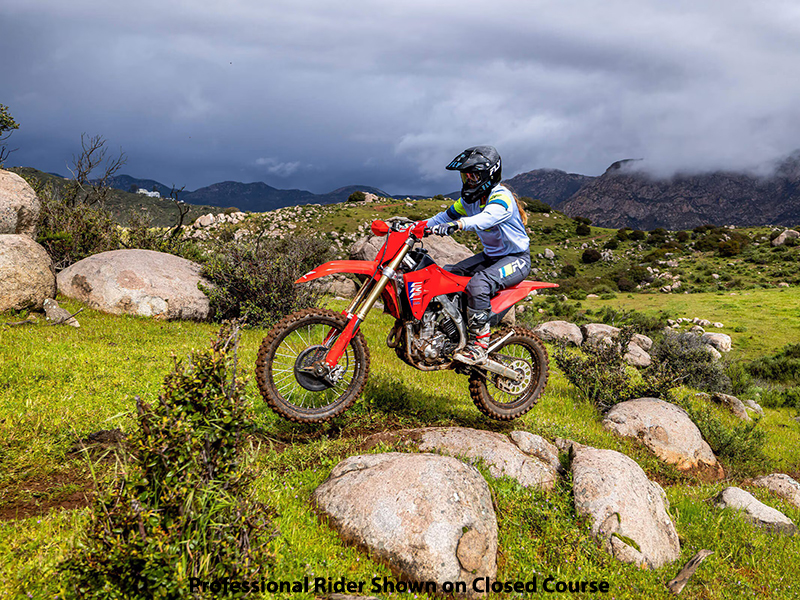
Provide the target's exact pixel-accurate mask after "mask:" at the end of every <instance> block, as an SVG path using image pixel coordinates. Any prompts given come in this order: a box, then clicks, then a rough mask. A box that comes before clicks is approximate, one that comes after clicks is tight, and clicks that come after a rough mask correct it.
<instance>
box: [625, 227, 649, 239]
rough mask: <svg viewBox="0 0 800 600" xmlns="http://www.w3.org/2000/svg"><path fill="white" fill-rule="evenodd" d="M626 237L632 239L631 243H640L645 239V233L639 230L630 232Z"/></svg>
mask: <svg viewBox="0 0 800 600" xmlns="http://www.w3.org/2000/svg"><path fill="white" fill-rule="evenodd" d="M628 237H629V238H630V239H632V240H633V241H635V242H641V241H642V240H643V239H644V238H645V233H644V231H640V230H639V229H636V230H634V231H631V232H630V233H629V234H628Z"/></svg>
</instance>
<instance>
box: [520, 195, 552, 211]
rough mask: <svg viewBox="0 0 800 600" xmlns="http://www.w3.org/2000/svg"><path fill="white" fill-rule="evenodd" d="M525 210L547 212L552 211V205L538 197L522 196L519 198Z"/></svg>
mask: <svg viewBox="0 0 800 600" xmlns="http://www.w3.org/2000/svg"><path fill="white" fill-rule="evenodd" d="M520 201H521V202H522V205H523V206H524V207H525V210H526V211H527V212H529V213H549V212H553V207H552V206H550V205H549V204H546V203H544V202H542V201H541V200H539V199H538V198H529V197H527V196H523V197H522V198H520Z"/></svg>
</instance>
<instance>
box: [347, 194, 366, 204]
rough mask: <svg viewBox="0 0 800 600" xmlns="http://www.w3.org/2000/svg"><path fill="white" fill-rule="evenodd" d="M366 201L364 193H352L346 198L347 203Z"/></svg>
mask: <svg viewBox="0 0 800 600" xmlns="http://www.w3.org/2000/svg"><path fill="white" fill-rule="evenodd" d="M366 199H367V195H366V194H365V193H364V192H361V191H358V192H353V193H352V194H350V195H349V196H348V197H347V201H348V202H364V200H366Z"/></svg>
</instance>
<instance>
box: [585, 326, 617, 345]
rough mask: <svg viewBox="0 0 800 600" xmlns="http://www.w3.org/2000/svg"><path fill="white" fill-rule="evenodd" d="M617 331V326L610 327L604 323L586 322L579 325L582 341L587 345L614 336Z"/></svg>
mask: <svg viewBox="0 0 800 600" xmlns="http://www.w3.org/2000/svg"><path fill="white" fill-rule="evenodd" d="M619 332H620V329H619V327H612V326H611V325H606V324H605V323H587V324H586V325H583V326H582V327H581V333H583V342H584V343H585V344H589V345H595V344H597V343H599V342H600V341H601V340H603V339H611V338H615V337H617V336H618V335H619Z"/></svg>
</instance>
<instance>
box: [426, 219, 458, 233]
mask: <svg viewBox="0 0 800 600" xmlns="http://www.w3.org/2000/svg"><path fill="white" fill-rule="evenodd" d="M431 231H432V232H433V233H435V234H436V235H452V234H453V233H454V232H456V231H458V224H457V223H454V222H453V221H450V222H449V223H441V224H439V225H434V226H433V227H431Z"/></svg>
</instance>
